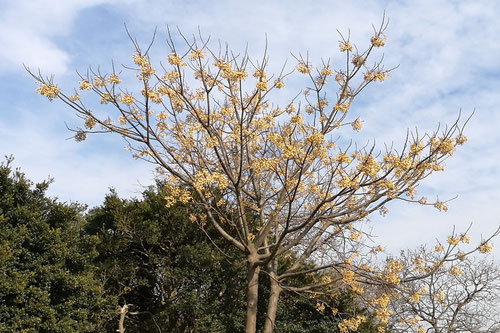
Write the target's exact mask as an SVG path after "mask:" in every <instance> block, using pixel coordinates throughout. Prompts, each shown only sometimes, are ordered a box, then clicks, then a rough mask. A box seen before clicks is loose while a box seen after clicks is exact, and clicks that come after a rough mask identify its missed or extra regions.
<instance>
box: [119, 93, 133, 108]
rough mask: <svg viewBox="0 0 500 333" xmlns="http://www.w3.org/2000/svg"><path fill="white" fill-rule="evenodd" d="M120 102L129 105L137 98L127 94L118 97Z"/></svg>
mask: <svg viewBox="0 0 500 333" xmlns="http://www.w3.org/2000/svg"><path fill="white" fill-rule="evenodd" d="M118 101H119V102H122V103H123V104H127V105H128V106H130V105H132V104H133V103H134V101H135V99H134V98H133V97H132V95H130V94H125V95H123V96H122V97H120V98H119V99H118Z"/></svg>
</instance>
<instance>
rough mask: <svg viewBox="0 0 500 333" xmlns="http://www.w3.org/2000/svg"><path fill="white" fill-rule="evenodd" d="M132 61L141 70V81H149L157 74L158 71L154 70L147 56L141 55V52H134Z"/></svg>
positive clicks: (139, 76)
mask: <svg viewBox="0 0 500 333" xmlns="http://www.w3.org/2000/svg"><path fill="white" fill-rule="evenodd" d="M132 59H133V60H134V63H135V64H136V65H137V66H139V68H140V75H138V78H139V79H140V80H147V79H149V78H150V77H151V76H152V75H154V74H155V72H156V71H155V70H154V69H153V67H152V66H151V64H150V63H149V61H148V59H147V57H146V56H145V55H141V54H140V53H139V52H134V53H133V54H132Z"/></svg>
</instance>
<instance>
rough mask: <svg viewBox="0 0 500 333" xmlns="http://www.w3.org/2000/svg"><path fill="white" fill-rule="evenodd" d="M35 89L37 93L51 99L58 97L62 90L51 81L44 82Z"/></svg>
mask: <svg viewBox="0 0 500 333" xmlns="http://www.w3.org/2000/svg"><path fill="white" fill-rule="evenodd" d="M35 91H36V93H37V94H40V95H42V96H45V97H47V98H48V99H49V100H50V101H52V100H53V99H54V98H57V95H58V94H59V93H60V92H61V90H59V89H58V88H57V87H56V86H55V85H53V84H50V83H49V84H46V83H42V84H41V86H39V87H38V88H36V90H35Z"/></svg>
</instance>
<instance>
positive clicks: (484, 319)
mask: <svg viewBox="0 0 500 333" xmlns="http://www.w3.org/2000/svg"><path fill="white" fill-rule="evenodd" d="M488 241H489V240H484V241H483V243H482V244H481V245H480V246H479V250H480V251H481V252H483V253H487V252H489V251H490V250H491V245H490V244H489V243H488ZM459 242H465V243H468V242H469V239H468V237H467V236H464V235H458V236H457V237H450V238H449V240H448V244H446V245H447V246H446V247H447V248H445V247H444V246H442V245H441V244H439V245H436V249H437V250H438V251H439V252H442V251H449V249H450V247H454V246H456V245H458V243H459ZM464 255H465V253H463V252H462V253H459V256H461V259H460V260H458V261H454V262H452V263H445V264H443V265H440V267H439V268H438V269H436V270H433V271H432V273H431V274H429V275H428V276H427V277H426V278H425V279H419V280H413V281H412V280H411V279H409V282H408V283H407V284H404V288H402V289H401V292H402V294H403V295H404V297H402V298H400V299H399V300H397V301H395V302H393V303H392V306H391V307H392V309H393V310H394V312H396V313H397V314H398V316H397V317H395V319H396V320H392V322H393V327H394V331H395V332H418V333H421V332H433V333H444V332H447V333H448V332H449V333H458V332H477V333H492V332H498V331H499V329H500V308H499V301H498V300H499V297H500V269H499V267H498V265H497V264H495V263H494V262H493V261H492V260H491V259H490V258H481V259H479V258H471V257H465V256H464ZM436 260H439V258H437V256H436V255H435V253H433V252H430V251H428V250H426V249H425V248H423V247H422V248H421V249H420V250H419V251H408V252H406V253H404V254H403V256H402V261H403V262H404V263H405V265H406V266H408V267H411V268H410V269H409V270H420V271H430V270H431V266H428V265H427V266H425V264H424V262H427V263H429V262H435V261H436ZM408 300H409V301H408Z"/></svg>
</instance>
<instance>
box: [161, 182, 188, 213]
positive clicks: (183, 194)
mask: <svg viewBox="0 0 500 333" xmlns="http://www.w3.org/2000/svg"><path fill="white" fill-rule="evenodd" d="M165 187H166V191H167V193H168V195H166V196H165V197H164V200H165V207H167V208H169V207H171V206H172V205H174V204H175V203H177V202H180V203H183V204H186V203H188V202H189V201H190V200H191V199H192V197H191V193H189V192H188V191H186V190H185V189H184V188H181V187H178V186H172V185H170V184H168V185H166V186H165Z"/></svg>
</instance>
